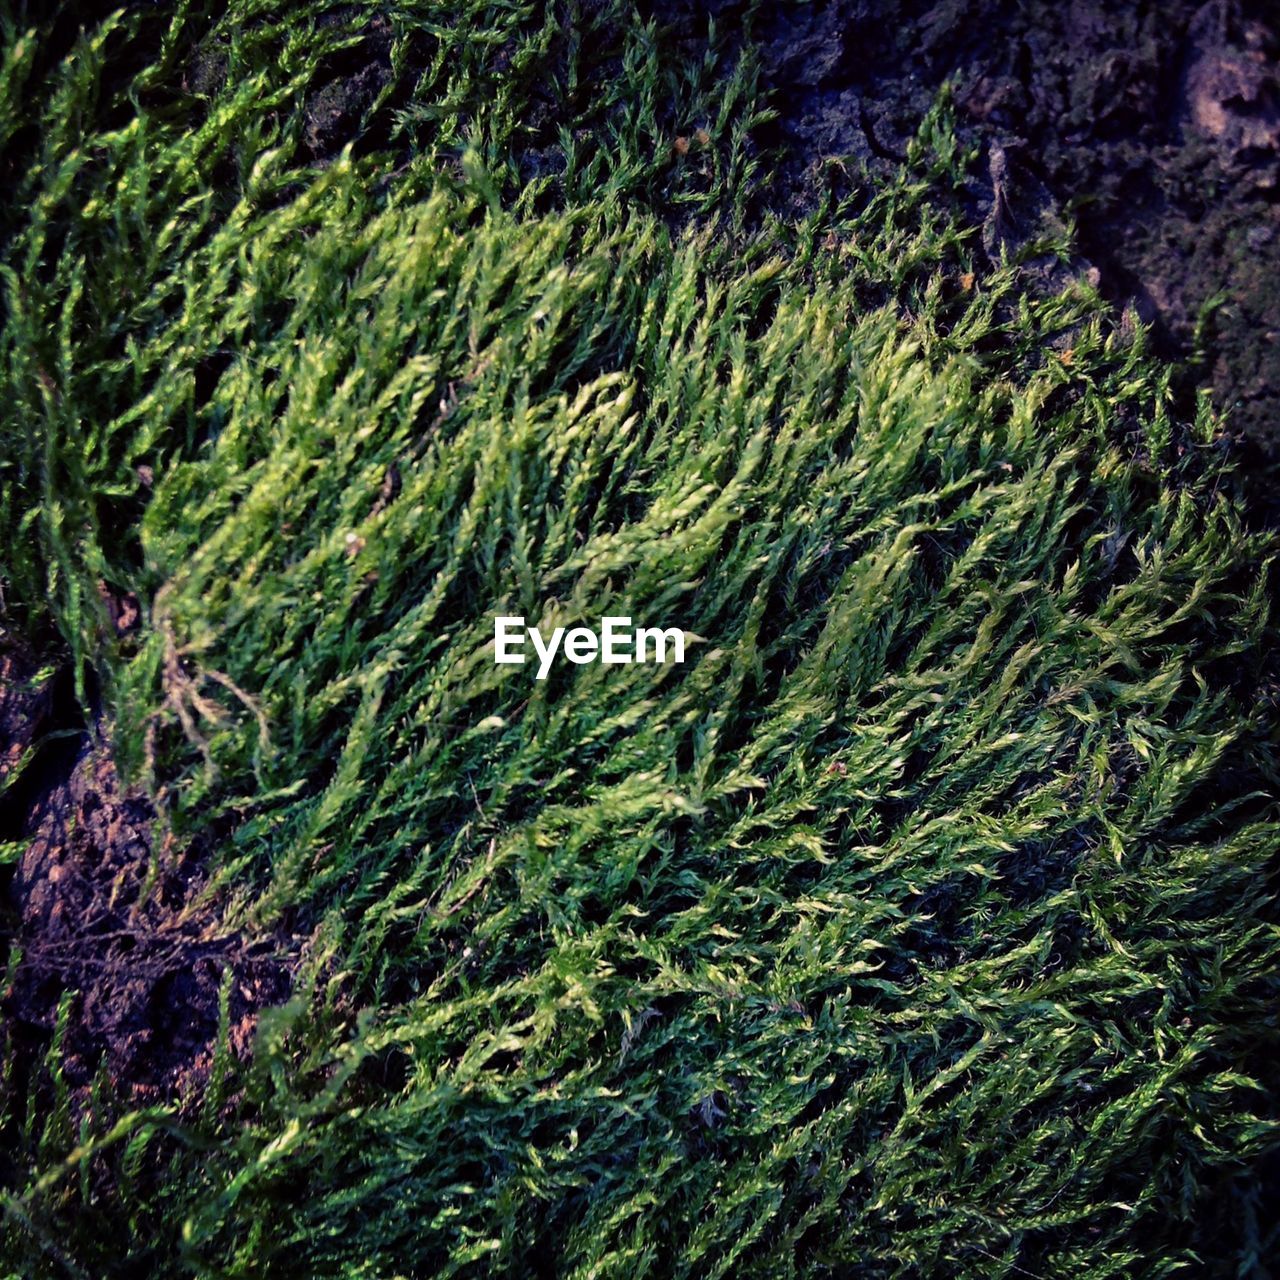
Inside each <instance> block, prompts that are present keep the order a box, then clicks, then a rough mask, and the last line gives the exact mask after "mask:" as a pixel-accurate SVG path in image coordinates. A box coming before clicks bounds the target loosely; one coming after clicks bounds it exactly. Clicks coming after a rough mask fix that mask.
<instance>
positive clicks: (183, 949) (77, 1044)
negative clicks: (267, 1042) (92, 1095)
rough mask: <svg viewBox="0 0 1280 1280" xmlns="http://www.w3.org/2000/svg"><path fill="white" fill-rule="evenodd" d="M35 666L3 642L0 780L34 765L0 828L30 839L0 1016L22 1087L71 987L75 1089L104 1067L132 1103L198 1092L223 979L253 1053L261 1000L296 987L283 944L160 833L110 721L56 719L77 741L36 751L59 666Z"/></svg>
mask: <svg viewBox="0 0 1280 1280" xmlns="http://www.w3.org/2000/svg"><path fill="white" fill-rule="evenodd" d="M37 674H38V673H37V672H36V669H35V664H34V662H33V661H32V660H31V658H30V656H29V655H28V654H27V653H26V652H25V651H24V650H23V649H22V648H21V647H20V646H19V645H17V644H16V643H13V642H5V643H4V645H3V647H0V780H8V781H13V780H14V778H15V776H16V775H15V762H17V761H25V762H26V766H25V769H24V770H23V775H22V777H21V778H19V779H18V781H19V782H21V783H22V786H21V787H18V788H17V791H18V792H19V799H20V801H21V803H20V804H15V803H13V802H10V803H8V804H6V806H5V824H4V825H5V829H4V830H3V832H0V838H3V839H5V840H7V841H18V842H20V844H21V845H25V851H24V852H23V853H22V854H21V857H20V858H18V859H17V860H16V862H15V863H14V864H13V865H12V866H11V867H10V868H8V869H7V872H8V878H9V881H10V882H9V884H8V892H7V895H6V896H7V902H6V904H5V909H4V913H3V917H2V918H0V942H3V943H4V944H5V946H6V950H7V951H8V953H9V954H10V955H11V956H14V955H16V956H17V957H18V961H17V963H16V965H15V966H14V967H13V969H12V971H11V974H10V980H9V983H8V985H7V987H6V989H5V991H4V993H3V1001H2V1002H0V1012H2V1013H3V1021H4V1026H5V1032H6V1035H7V1036H8V1037H9V1039H10V1043H11V1045H12V1048H13V1051H14V1059H15V1063H16V1065H17V1069H18V1072H19V1077H20V1080H19V1082H20V1084H22V1085H23V1086H24V1087H25V1086H26V1084H28V1083H29V1082H30V1079H31V1073H32V1072H33V1070H34V1069H35V1068H36V1066H37V1064H38V1063H39V1061H40V1059H41V1058H42V1057H43V1055H44V1053H45V1051H46V1050H47V1049H48V1047H49V1045H50V1043H51V1041H52V1037H53V1035H54V1031H55V1028H56V1025H57V1021H58V1016H59V1008H60V1006H61V1005H62V1003H63V1001H64V1000H65V999H68V998H69V1001H70V1003H69V1007H68V1020H67V1023H66V1029H65V1034H64V1039H63V1042H62V1053H61V1061H62V1069H63V1072H64V1076H65V1080H66V1082H67V1084H68V1085H69V1086H70V1088H71V1090H72V1093H73V1096H76V1095H80V1096H83V1095H84V1094H85V1093H86V1092H87V1090H88V1088H89V1086H90V1085H91V1083H92V1082H93V1080H94V1078H95V1076H97V1075H98V1073H99V1072H100V1071H104V1070H105V1073H106V1075H107V1077H108V1078H109V1079H110V1081H111V1082H112V1084H113V1086H114V1087H115V1089H116V1091H117V1093H118V1094H119V1095H121V1096H122V1097H124V1098H125V1099H127V1100H128V1101H129V1102H130V1103H131V1104H132V1105H144V1104H147V1103H151V1102H158V1101H170V1100H178V1101H185V1100H188V1099H191V1098H192V1097H194V1096H195V1095H196V1094H197V1093H198V1091H199V1089H200V1088H201V1086H202V1085H203V1084H204V1083H205V1082H206V1081H207V1080H208V1078H209V1073H210V1069H211V1067H212V1064H213V1057H214V1050H215V1046H216V1041H217V1037H218V1026H219V998H220V991H221V987H222V983H223V982H224V980H226V978H225V975H227V974H228V973H229V974H230V979H229V981H230V991H229V1002H228V1011H229V1040H230V1049H231V1052H232V1054H233V1055H235V1056H236V1057H239V1058H241V1059H244V1058H246V1057H247V1056H248V1054H249V1052H250V1049H251V1045H252V1039H253V1033H254V1030H255V1028H256V1026H257V1017H258V1011H259V1010H261V1009H262V1008H264V1007H265V1006H268V1005H273V1004H279V1003H281V1002H282V1001H283V1000H285V999H286V998H287V996H288V993H289V970H288V966H287V957H286V952H285V948H283V947H282V945H281V943H280V940H279V939H274V938H269V939H263V940H261V941H258V942H249V941H248V940H246V939H245V938H243V937H241V936H240V935H238V934H236V933H234V932H230V931H228V930H226V929H225V928H224V927H222V925H221V922H220V918H219V912H218V904H217V902H216V901H215V899H214V898H213V895H211V894H210V893H209V892H208V891H207V875H206V867H205V861H206V860H205V859H204V858H203V857H202V856H201V855H200V852H199V851H197V850H190V849H181V848H179V847H177V845H176V844H175V842H174V841H173V840H172V839H171V838H170V837H169V836H165V837H163V838H161V839H160V840H159V842H158V843H157V842H156V840H155V838H154V830H155V828H154V822H155V814H154V812H153V810H152V807H151V804H150V802H149V801H148V800H147V798H146V797H145V795H143V794H142V793H141V792H140V791H138V790H136V789H127V788H125V787H124V786H123V785H122V784H121V781H120V779H119V777H118V775H117V773H116V769H115V765H114V763H113V761H112V758H111V753H110V750H109V747H108V746H107V743H106V740H105V735H104V733H103V731H102V728H101V726H99V727H98V729H97V731H96V732H93V733H90V732H88V731H87V730H85V729H83V728H81V729H80V730H79V731H76V730H75V729H62V730H61V731H59V730H56V729H55V730H54V731H53V732H54V733H58V732H61V734H62V735H63V737H62V738H61V739H55V741H61V742H63V743H65V742H66V741H68V740H69V741H70V744H71V750H70V751H69V752H67V751H66V750H63V751H61V752H57V753H54V754H51V755H47V756H46V755H42V754H41V753H40V743H41V741H42V735H44V738H43V740H45V741H47V740H48V737H49V732H50V731H49V724H50V716H49V712H50V709H51V708H52V707H54V706H56V705H57V702H56V696H55V694H56V688H55V687H54V686H56V677H53V676H49V677H47V678H46V679H45V680H40V679H37V678H36V676H37ZM4 770H8V772H7V773H5V772H3V771H4ZM32 776H34V781H33V780H32ZM5 798H6V800H9V799H10V797H9V796H8V795H6V797H5ZM10 847H11V848H13V847H14V846H13V845H12V844H11V846H10ZM23 1077H25V1078H26V1079H25V1080H24V1079H23Z"/></svg>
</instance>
